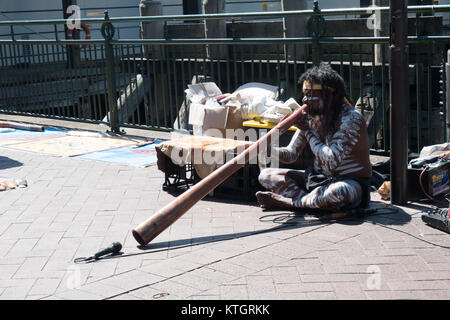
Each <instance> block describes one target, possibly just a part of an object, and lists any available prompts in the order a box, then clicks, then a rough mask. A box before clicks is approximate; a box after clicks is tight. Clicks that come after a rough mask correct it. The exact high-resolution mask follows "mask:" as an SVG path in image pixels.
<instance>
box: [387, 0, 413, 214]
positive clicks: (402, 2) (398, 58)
mask: <svg viewBox="0 0 450 320" xmlns="http://www.w3.org/2000/svg"><path fill="white" fill-rule="evenodd" d="M390 21H391V37H390V47H389V53H390V55H389V88H390V92H389V102H390V110H391V113H390V128H391V137H390V145H391V203H393V204H400V205H402V204H405V203H406V201H407V168H408V121H407V120H408V117H407V114H408V101H409V100H408V45H407V36H408V20H407V0H391V1H390Z"/></svg>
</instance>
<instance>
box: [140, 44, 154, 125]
mask: <svg viewBox="0 0 450 320" xmlns="http://www.w3.org/2000/svg"><path fill="white" fill-rule="evenodd" d="M141 54H142V55H143V50H142V49H141ZM143 59H145V74H146V76H147V81H148V86H145V87H148V94H147V92H146V91H145V92H144V97H145V98H146V100H147V103H146V105H145V124H146V125H148V126H153V124H152V122H153V119H154V115H155V114H156V111H154V112H153V111H152V109H153V101H152V80H151V78H150V63H149V60H150V58H149V56H148V55H147V57H145V56H143ZM143 76H144V75H143ZM144 84H145V83H144ZM150 115H152V116H150ZM150 120H152V121H150Z"/></svg>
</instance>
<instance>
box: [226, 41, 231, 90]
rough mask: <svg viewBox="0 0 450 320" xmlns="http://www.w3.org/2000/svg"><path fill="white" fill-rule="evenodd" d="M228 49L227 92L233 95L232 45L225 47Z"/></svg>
mask: <svg viewBox="0 0 450 320" xmlns="http://www.w3.org/2000/svg"><path fill="white" fill-rule="evenodd" d="M225 47H226V48H227V62H226V65H225V67H226V73H227V92H230V93H231V63H230V54H231V52H230V51H231V50H230V49H231V47H230V45H226V46H225Z"/></svg>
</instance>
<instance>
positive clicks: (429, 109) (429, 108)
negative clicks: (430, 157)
mask: <svg viewBox="0 0 450 320" xmlns="http://www.w3.org/2000/svg"><path fill="white" fill-rule="evenodd" d="M431 48H432V44H431V45H428V46H427V122H428V131H427V141H426V143H427V145H430V144H431V143H432V119H431V117H432V114H431V112H432V96H431V92H432V88H431V86H432V82H431V72H432V70H431V64H432V60H431Z"/></svg>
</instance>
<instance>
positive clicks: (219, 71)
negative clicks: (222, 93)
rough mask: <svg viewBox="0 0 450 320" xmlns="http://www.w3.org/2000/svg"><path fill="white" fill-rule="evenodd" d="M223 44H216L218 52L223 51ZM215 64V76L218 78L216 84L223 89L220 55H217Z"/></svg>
mask: <svg viewBox="0 0 450 320" xmlns="http://www.w3.org/2000/svg"><path fill="white" fill-rule="evenodd" d="M222 47H223V45H221V44H219V45H217V50H218V52H223V51H224V50H222ZM216 66H217V78H218V85H219V88H222V89H221V90H223V86H224V84H223V81H222V70H221V69H222V57H221V56H220V55H219V56H218V58H217V62H216Z"/></svg>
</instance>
